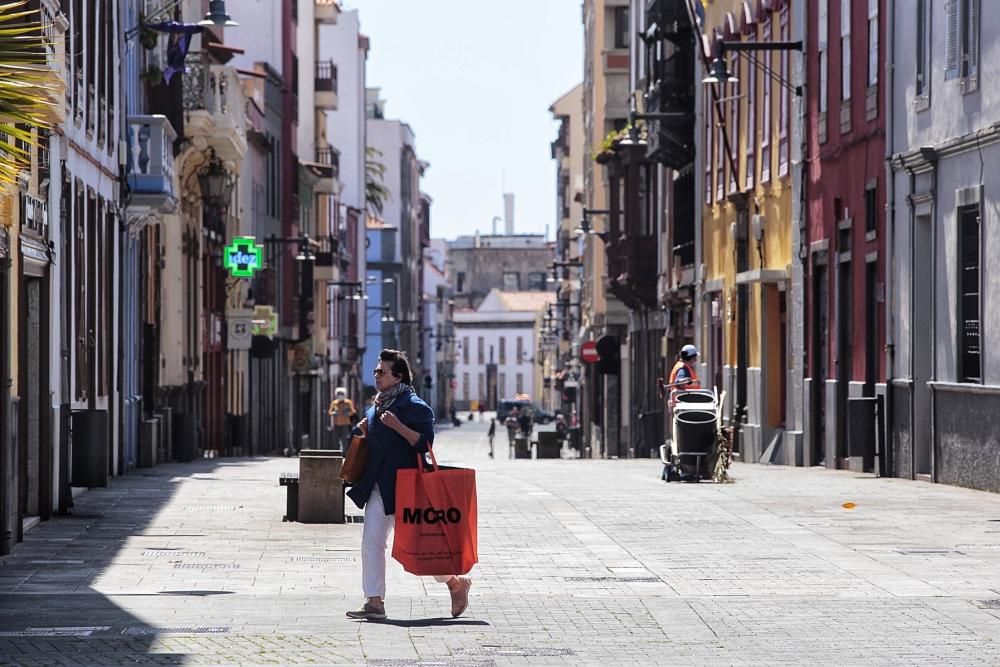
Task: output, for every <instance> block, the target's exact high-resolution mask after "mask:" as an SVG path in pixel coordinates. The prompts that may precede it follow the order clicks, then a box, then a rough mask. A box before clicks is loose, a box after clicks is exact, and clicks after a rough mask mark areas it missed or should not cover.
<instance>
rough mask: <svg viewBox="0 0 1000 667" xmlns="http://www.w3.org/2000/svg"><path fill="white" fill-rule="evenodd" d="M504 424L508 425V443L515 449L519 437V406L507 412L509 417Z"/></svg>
mask: <svg viewBox="0 0 1000 667" xmlns="http://www.w3.org/2000/svg"><path fill="white" fill-rule="evenodd" d="M503 425H504V426H506V427H507V440H508V444H509V445H510V447H511V448H512V449H513V447H514V440H515V439H516V438H517V408H514V409H513V410H511V411H510V412H508V413H507V419H506V420H504V423H503Z"/></svg>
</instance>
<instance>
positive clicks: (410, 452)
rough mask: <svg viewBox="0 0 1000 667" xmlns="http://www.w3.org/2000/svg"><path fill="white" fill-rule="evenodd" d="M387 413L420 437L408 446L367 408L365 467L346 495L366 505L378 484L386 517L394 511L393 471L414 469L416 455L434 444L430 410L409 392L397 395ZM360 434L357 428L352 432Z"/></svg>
mask: <svg viewBox="0 0 1000 667" xmlns="http://www.w3.org/2000/svg"><path fill="white" fill-rule="evenodd" d="M389 412H391V413H393V414H394V415H396V416H397V417H399V421H401V422H403V424H405V425H406V426H408V427H410V428H412V429H413V430H414V431H416V432H417V433H419V434H420V438H419V439H418V440H417V444H415V445H412V446H411V445H410V443H409V442H407V440H406V438H404V437H403V436H401V435H400V434H398V433H396V432H395V431H393V430H392V429H391V428H389V427H388V426H386V425H385V424H383V423H382V421H381V420H380V419H377V418H376V417H375V406H374V405H373V406H372V407H370V408H368V411H367V412H366V413H365V419H366V420H367V422H368V467H367V468H366V469H365V474H364V476H363V477H362V478H361V479H360V480H359V481H358V483H357V484H355V485H354V486H352V487H351V490H350V491H348V492H347V495H348V496H350V498H351V500H353V501H354V504H355V505H357V506H358V507H360V508H363V507H364V506H365V503H367V502H368V497H369V496H370V495H371V494H372V489H373V488H375V485H376V484H378V490H379V493H380V494H381V495H382V502H383V503H384V504H385V513H386V514H387V515H389V514H392V513H394V512H395V511H396V471H397V470H400V469H401V468H416V467H417V453H418V452H420V453H421V454H422V453H425V452H427V450H428V449H429V448H430V446H431V445H432V444H434V411H433V410H431V408H430V406H429V405H427V404H426V403H424V402H423V401H422V400H421V399H420V397H418V396H417V395H416V394H414V393H413V392H408V393H407V394H406V395H403V396H399V397H398V398H397V399H396V400H395V401H394V402H393V404H392V405H391V406H390V407H389ZM355 432H356V433H360V430H359V429H355Z"/></svg>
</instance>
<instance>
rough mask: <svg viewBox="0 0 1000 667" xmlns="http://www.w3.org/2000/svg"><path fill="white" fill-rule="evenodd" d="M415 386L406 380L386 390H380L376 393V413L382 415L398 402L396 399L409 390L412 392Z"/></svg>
mask: <svg viewBox="0 0 1000 667" xmlns="http://www.w3.org/2000/svg"><path fill="white" fill-rule="evenodd" d="M412 391H413V387H411V386H410V385H408V384H406V383H405V382H400V383H399V384H397V385H393V387H392V388H391V389H387V390H385V391H380V392H379V393H377V394H376V395H375V414H376V415H380V414H382V413H383V412H385V411H386V410H388V409H389V407H390V406H391V405H392V404H393V403H395V402H396V399H397V398H399V397H400V396H403V395H404V394H406V393H407V392H412Z"/></svg>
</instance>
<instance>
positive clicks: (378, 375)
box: [372, 368, 385, 377]
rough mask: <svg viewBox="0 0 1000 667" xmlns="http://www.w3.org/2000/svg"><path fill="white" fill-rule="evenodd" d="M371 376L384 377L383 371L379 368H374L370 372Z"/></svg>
mask: <svg viewBox="0 0 1000 667" xmlns="http://www.w3.org/2000/svg"><path fill="white" fill-rule="evenodd" d="M372 375H374V376H375V377H380V376H382V375H385V371H384V370H382V369H381V368H376V369H375V370H373V371H372Z"/></svg>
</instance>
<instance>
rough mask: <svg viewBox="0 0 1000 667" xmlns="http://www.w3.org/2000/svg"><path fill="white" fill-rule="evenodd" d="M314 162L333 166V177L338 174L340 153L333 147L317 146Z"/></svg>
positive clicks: (336, 176) (337, 176)
mask: <svg viewBox="0 0 1000 667" xmlns="http://www.w3.org/2000/svg"><path fill="white" fill-rule="evenodd" d="M316 162H318V163H319V164H326V165H330V166H331V167H333V177H334V178H339V176H340V153H339V152H338V151H337V150H336V149H335V148H329V147H327V148H317V149H316Z"/></svg>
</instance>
